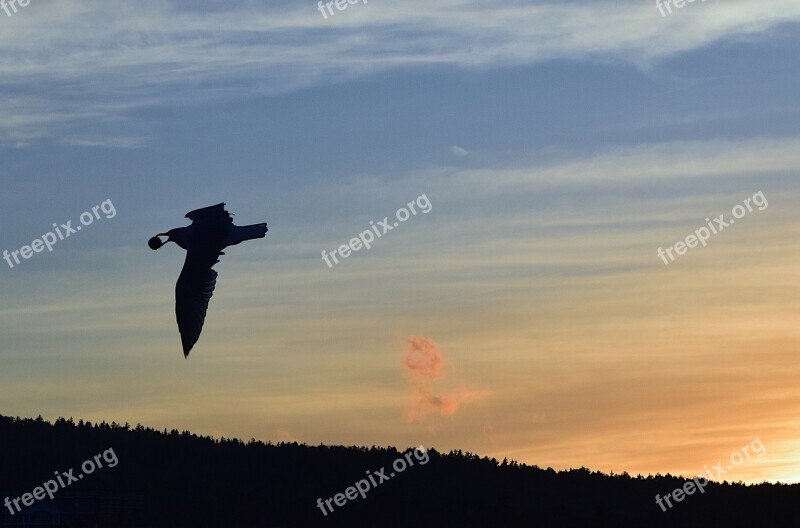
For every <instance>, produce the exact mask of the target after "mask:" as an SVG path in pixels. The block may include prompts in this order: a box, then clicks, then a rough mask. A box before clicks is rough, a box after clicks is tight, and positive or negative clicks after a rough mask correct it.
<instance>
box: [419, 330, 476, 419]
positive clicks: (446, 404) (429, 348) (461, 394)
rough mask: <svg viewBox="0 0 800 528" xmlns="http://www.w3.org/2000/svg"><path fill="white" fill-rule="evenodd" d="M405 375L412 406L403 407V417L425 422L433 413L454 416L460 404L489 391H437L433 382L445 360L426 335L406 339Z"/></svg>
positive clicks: (439, 375) (473, 399)
mask: <svg viewBox="0 0 800 528" xmlns="http://www.w3.org/2000/svg"><path fill="white" fill-rule="evenodd" d="M403 365H404V366H405V367H406V370H405V376H406V379H407V380H408V382H409V384H410V385H411V387H412V388H413V389H414V393H415V394H414V397H413V401H412V403H411V405H410V406H409V407H408V409H406V419H407V420H408V421H409V422H411V423H413V422H425V421H428V419H429V418H430V417H432V416H437V415H438V416H453V415H454V414H455V413H456V412H457V411H458V410H459V409H460V408H461V407H462V406H463V405H465V404H466V403H468V402H471V401H475V400H478V399H480V398H483V397H484V396H486V395H487V394H488V393H489V391H488V390H483V391H471V390H468V389H461V390H460V391H458V392H452V393H448V394H437V393H436V392H435V391H434V388H433V387H432V383H431V382H432V381H434V380H437V379H439V378H440V377H441V376H442V369H443V367H444V366H445V365H446V361H445V359H444V357H443V356H442V352H441V350H440V349H439V347H438V345H437V344H436V343H435V342H434V341H433V340H432V339H431V338H429V337H425V336H411V337H408V338H406V357H405V360H404V361H403Z"/></svg>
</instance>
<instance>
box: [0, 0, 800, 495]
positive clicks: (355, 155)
mask: <svg viewBox="0 0 800 528" xmlns="http://www.w3.org/2000/svg"><path fill="white" fill-rule="evenodd" d="M16 8H17V12H16V13H14V12H13V10H11V8H9V10H10V11H11V16H8V15H7V14H6V13H4V12H3V11H0V183H2V192H1V193H0V246H2V247H0V250H5V251H8V252H9V255H10V254H11V252H13V251H20V250H21V248H23V246H26V245H32V243H33V241H34V240H36V239H42V237H47V233H50V232H53V231H54V230H56V231H63V232H62V233H61V235H62V236H64V234H65V232H66V231H67V228H66V227H64V229H62V228H61V227H60V226H61V225H62V224H67V223H68V222H71V224H69V225H70V226H71V227H72V228H73V229H74V228H76V227H77V226H81V228H82V229H81V230H80V231H78V230H77V229H76V230H75V232H74V233H71V234H70V236H68V237H65V238H64V239H63V240H62V239H59V238H58V236H57V234H56V233H54V235H55V236H54V237H53V238H57V240H56V241H55V242H54V243H52V244H51V248H52V251H49V250H48V249H47V248H46V247H45V248H42V245H41V244H37V246H36V247H33V250H35V249H36V248H37V247H38V249H39V251H38V252H35V251H34V252H33V253H30V250H28V253H23V254H20V255H21V256H19V257H18V259H19V263H15V262H14V260H13V256H12V257H10V258H9V259H10V262H11V264H13V267H12V265H11V264H9V263H8V262H9V261H0V284H1V285H2V295H0V387H1V388H2V389H1V390H0V413H2V414H5V415H12V416H37V415H42V416H43V417H45V418H47V419H50V420H53V419H55V418H57V417H59V416H72V417H74V418H75V420H77V419H79V418H80V419H84V420H91V421H93V422H94V421H102V420H105V421H107V422H111V421H116V422H119V423H124V422H129V423H131V424H136V423H142V424H144V425H147V426H151V427H155V428H159V429H163V428H167V429H172V428H176V429H179V430H183V429H189V430H191V431H193V432H195V433H198V434H210V435H214V436H217V437H219V436H225V437H232V436H235V437H240V438H243V439H250V438H257V439H261V440H264V441H273V442H277V441H299V442H306V443H308V444H312V445H316V444H319V443H325V444H346V445H367V446H370V445H395V446H398V447H407V446H418V445H424V446H426V447H433V448H436V449H437V450H440V451H449V450H451V449H461V450H462V451H469V452H473V453H477V454H479V455H483V456H493V457H496V458H498V459H502V458H504V457H508V458H509V459H512V458H513V459H515V460H518V461H520V462H524V463H528V464H535V465H538V466H540V467H553V468H555V469H566V468H571V467H581V466H584V467H588V468H590V469H593V470H601V471H604V472H611V471H613V472H615V473H621V472H624V471H627V472H628V473H630V474H643V475H647V474H656V473H662V474H663V473H667V472H669V473H673V474H684V475H687V476H688V475H696V474H701V473H703V472H704V471H705V469H704V468H706V467H709V468H710V467H712V466H713V465H715V464H717V463H718V461H723V462H726V464H727V461H728V460H730V457H731V455H732V454H733V453H735V452H741V449H742V447H743V446H752V445H754V442H761V443H762V444H763V446H764V450H763V452H762V451H759V455H758V456H750V457H747V459H746V460H744V461H743V462H741V463H740V464H734V465H735V467H731V464H727V466H726V467H729V468H730V470H729V471H728V472H727V473H726V474H725V475H724V476H723V477H720V478H717V480H728V481H740V480H741V481H744V482H761V481H764V480H767V481H772V482H775V481H781V482H800V440H798V439H800V419H798V416H800V388H798V384H797V379H798V377H800V361H799V360H798V353H800V325H798V324H797V321H798V318H800V301H798V295H797V294H798V292H799V291H800V272H799V271H798V267H797V265H796V263H797V262H798V259H799V258H800V250H798V245H797V240H798V235H800V210H798V208H797V206H796V204H797V203H798V198H800V180H798V177H797V176H798V171H799V170H800V119H799V118H800V108H799V107H798V105H797V93H798V88H799V86H798V85H799V84H800V71H799V70H798V62H797V56H798V52H800V39H798V37H800V3H798V2H797V1H796V0H765V1H761V2H754V1H752V0H751V1H745V0H708V1H707V2H702V3H701V2H694V3H691V4H690V3H687V4H685V5H684V7H682V8H680V9H678V8H675V7H674V6H672V12H671V13H666V14H664V15H662V13H661V12H660V11H659V8H658V7H657V6H656V5H655V3H654V2H650V1H648V2H639V1H622V0H617V1H613V2H612V1H603V0H600V1H598V0H592V1H578V0H574V1H559V2H555V1H553V2H530V1H526V2H516V1H514V0H503V1H499V0H498V1H493V0H484V1H482V2H479V1H476V0H436V1H435V2H431V1H430V0H425V1H423V0H398V1H393V2H389V1H387V0H371V1H369V2H357V3H355V4H348V5H347V8H346V9H345V10H341V11H339V10H338V9H337V8H336V6H335V5H333V6H332V8H331V9H332V12H333V15H331V14H327V18H326V16H325V15H323V13H322V12H321V11H320V10H319V9H318V5H317V4H315V3H314V2H312V1H310V0H309V1H302V2H273V1H266V2H265V1H259V2H255V1H236V0H234V1H231V2H225V3H222V4H220V3H219V2H210V1H204V0H200V1H198V0H192V1H189V0H185V1H177V0H143V1H140V2H135V3H133V2H125V1H122V0H106V1H103V2H94V1H88V0H85V1H84V0H62V1H59V2H55V1H51V0H30V3H29V4H28V5H26V6H24V7H23V6H20V5H17V6H16ZM323 9H325V8H324V7H323ZM219 202H225V203H226V204H227V208H228V210H229V211H231V212H232V213H234V214H235V215H236V216H235V221H236V223H237V224H240V225H245V224H253V223H259V222H267V223H268V224H269V233H268V234H267V237H266V238H265V239H263V240H256V241H251V242H247V243H244V244H241V245H238V246H236V247H232V248H229V249H228V250H227V251H226V253H227V254H226V255H225V256H224V257H222V259H221V262H220V263H219V264H217V266H216V269H217V271H218V272H219V279H218V281H217V288H216V291H215V293H214V297H213V299H212V301H211V304H210V307H209V312H208V316H207V318H206V322H205V327H204V329H203V333H202V335H201V337H200V341H199V342H198V344H197V345H196V346H195V348H194V349H193V351H192V353H191V355H190V356H189V358H188V359H184V357H183V354H182V351H181V348H180V339H179V335H178V332H177V326H176V323H175V317H174V284H175V281H176V279H177V277H178V274H179V273H180V269H181V266H182V263H183V258H184V255H183V251H182V250H181V249H180V248H178V247H176V246H175V245H174V244H168V245H167V246H165V247H164V248H163V249H160V250H159V251H158V252H153V251H151V250H150V249H149V248H148V247H147V244H146V242H147V240H148V238H150V237H151V236H153V235H155V234H156V233H159V232H163V231H166V230H168V229H170V228H173V227H180V226H184V225H187V222H188V220H186V219H185V218H184V215H185V214H186V213H187V212H188V211H190V210H193V209H197V208H200V207H205V206H208V205H213V204H216V203H219ZM409 203H413V204H416V205H417V207H416V214H410V215H409V217H408V219H407V220H405V221H403V222H398V225H397V226H393V221H394V220H395V219H396V218H397V217H396V212H397V211H398V210H399V209H401V208H406V207H408V204H409ZM101 204H105V205H101ZM425 204H428V205H430V207H427V205H425ZM97 206H101V208H98V209H97V214H94V213H91V210H92V208H93V207H97ZM737 206H739V208H738V209H734V208H736V207H737ZM112 210H113V214H112ZM426 210H427V212H425V211H426ZM84 212H86V213H87V215H88V216H83V217H81V215H82V213H84ZM737 213H738V214H737ZM720 215H723V217H722V222H724V224H727V226H725V227H724V228H723V229H722V230H719V231H718V232H716V233H709V234H708V235H707V236H705V233H707V232H710V231H711V230H712V227H713V229H714V230H715V231H716V230H717V226H720V227H722V226H723V224H719V223H717V222H716V219H717V218H719V217H720ZM734 217H737V218H734ZM81 218H83V219H85V220H86V223H85V224H82V223H81ZM384 218H388V222H389V227H391V230H390V231H387V232H385V233H383V234H382V236H381V237H375V240H374V242H373V243H372V244H371V248H369V249H367V248H365V247H361V249H360V250H359V251H353V252H352V253H351V254H350V255H349V256H348V257H347V258H339V263H338V264H334V265H332V266H330V267H329V266H328V265H327V264H326V263H325V260H323V258H322V256H321V255H322V252H323V251H326V252H327V253H328V254H330V252H331V251H332V250H334V249H337V248H340V246H342V245H343V244H349V243H350V241H351V239H353V238H354V237H358V235H359V234H360V233H363V232H365V231H369V230H370V229H372V226H373V225H375V226H376V229H378V228H377V224H378V223H379V222H382V221H384ZM706 219H708V220H706ZM731 219H735V220H736V222H735V223H731V222H730V220H731ZM89 220H91V221H89ZM371 222H372V223H371ZM53 224H57V225H56V226H53ZM383 229H385V228H383ZM702 229H705V231H702ZM381 230H382V229H381ZM691 236H694V240H693V241H692V240H691V239H688V238H687V237H691ZM700 236H705V240H703V242H704V243H705V245H702V244H700V243H699V239H698V237H700ZM679 241H683V242H682V244H684V245H683V246H681V245H676V243H678V242H679ZM690 242H691V243H690ZM685 244H689V245H690V246H692V245H693V246H694V247H686V245H685ZM659 249H661V250H662V252H661V253H659ZM668 249H669V252H668V251H667V250H668ZM23 251H24V250H23ZM25 254H28V257H29V258H24V255H25ZM340 255H341V253H340ZM660 255H665V256H663V257H662V256H660ZM670 256H671V257H672V258H670ZM750 452H751V453H752V452H753V450H752V449H751V450H750Z"/></svg>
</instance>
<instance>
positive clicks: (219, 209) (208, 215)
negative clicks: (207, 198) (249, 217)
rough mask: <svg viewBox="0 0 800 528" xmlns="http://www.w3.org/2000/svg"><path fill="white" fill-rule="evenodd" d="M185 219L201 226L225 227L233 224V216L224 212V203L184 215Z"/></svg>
mask: <svg viewBox="0 0 800 528" xmlns="http://www.w3.org/2000/svg"><path fill="white" fill-rule="evenodd" d="M186 218H188V219H189V220H191V221H192V222H193V223H198V224H201V225H225V224H230V223H233V215H232V214H231V213H229V212H228V211H226V210H225V203H224V202H223V203H219V204H217V205H212V206H210V207H204V208H202V209H195V210H194V211H189V212H188V213H186Z"/></svg>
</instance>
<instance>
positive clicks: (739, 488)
mask: <svg viewBox="0 0 800 528" xmlns="http://www.w3.org/2000/svg"><path fill="white" fill-rule="evenodd" d="M0 445H2V449H0V501H2V500H3V499H4V498H5V497H10V498H14V497H19V496H21V495H22V494H23V493H29V492H31V491H32V490H33V489H34V488H36V487H37V486H41V485H42V483H43V482H44V481H46V480H49V479H52V478H53V475H54V473H55V472H60V471H67V470H69V469H70V468H75V473H76V475H77V473H78V472H80V466H81V463H82V462H83V461H85V460H87V459H91V458H92V457H93V456H95V455H96V454H98V453H102V452H103V451H105V450H107V449H109V448H113V450H114V452H115V453H116V455H117V457H118V459H119V463H118V465H117V466H116V467H113V468H110V467H105V468H103V469H99V470H97V471H95V472H94V473H92V474H91V475H86V476H85V478H83V479H81V480H80V481H79V482H75V483H73V484H71V485H70V486H68V487H66V488H65V489H61V490H59V491H58V492H57V493H56V495H55V498H54V499H53V500H50V499H48V498H45V499H44V500H41V501H36V502H35V503H34V504H33V505H32V506H30V507H27V508H25V509H24V510H23V511H22V512H19V513H16V514H14V515H11V513H10V512H9V511H8V509H7V508H5V507H3V508H2V511H0V526H3V527H6V526H8V527H12V526H15V527H16V526H65V527H70V526H75V527H113V528H125V527H134V526H135V527H142V526H148V527H151V526H152V527H161V526H164V527H167V526H168V527H171V528H179V527H206V526H208V527H214V526H219V527H226V528H227V527H269V528H277V527H303V528H304V527H315V526H321V527H326V526H329V527H340V526H341V527H345V526H347V527H349V528H352V527H389V528H392V527H400V526H403V527H405V526H420V527H427V526H430V527H450V526H453V527H482V528H483V527H501V526H502V527H515V526H520V527H523V526H524V527H530V526H557V527H572V526H574V527H587V526H597V527H615V528H616V527H628V526H630V527H637V528H638V527H643V526H648V527H650V526H652V527H695V526H697V527H700V526H703V527H709V526H775V527H780V526H792V527H797V526H800V485H786V484H769V483H763V484H758V485H744V484H742V483H714V482H712V483H709V485H708V486H707V487H706V488H705V493H703V494H695V495H693V496H690V497H686V498H685V499H684V500H683V501H682V502H681V503H679V504H676V505H675V507H674V508H671V509H670V510H668V511H667V512H663V511H662V510H661V509H660V508H659V507H658V506H657V505H656V503H655V496H656V495H657V494H660V495H662V496H663V495H665V494H669V493H670V492H671V491H672V490H674V489H675V488H678V487H680V486H682V485H683V483H684V482H685V480H686V479H685V478H682V477H679V476H673V475H660V474H659V475H654V476H653V475H650V476H646V477H645V476H635V477H633V476H630V475H628V474H627V473H623V474H621V475H620V474H618V475H614V474H611V475H606V474H603V473H600V472H598V471H590V470H589V469H587V468H578V469H571V470H566V471H555V470H553V469H550V468H548V469H543V468H539V467H537V466H529V465H525V464H519V463H517V462H515V461H508V460H505V459H504V460H503V461H498V460H496V459H494V458H487V457H480V456H478V455H476V454H473V453H469V452H462V451H460V450H456V451H451V452H449V453H441V452H437V451H435V450H433V449H430V450H429V451H428V453H429V456H430V460H429V462H428V463H427V464H426V465H424V466H417V467H415V468H414V469H413V470H412V471H405V472H404V473H402V474H399V475H397V476H395V477H394V478H392V479H391V480H389V481H387V482H384V483H383V484H381V485H380V486H378V487H376V488H374V489H372V490H370V491H369V493H368V494H367V496H366V498H363V499H362V498H360V497H359V498H358V499H357V500H353V501H348V503H347V504H346V506H344V507H341V508H337V509H336V511H334V512H332V513H330V514H328V515H327V516H323V514H322V513H321V512H320V510H319V509H318V508H317V506H316V501H317V499H318V498H323V499H324V498H328V497H331V496H333V495H334V494H335V493H338V492H340V491H343V490H344V489H345V488H347V487H348V486H352V485H353V484H354V483H355V482H356V481H358V480H360V479H362V478H364V475H365V473H366V472H368V471H375V470H378V469H380V468H382V467H385V468H387V470H388V469H389V468H391V465H392V462H394V461H395V460H396V459H397V458H398V457H401V456H402V455H403V453H404V452H405V451H406V449H407V448H406V449H400V450H398V449H396V448H393V447H377V446H371V447H344V446H326V445H317V446H311V445H305V444H299V443H297V442H280V443H277V444H273V443H271V442H266V443H265V442H262V441H258V440H255V439H251V440H249V441H247V442H243V441H242V440H239V439H235V438H219V439H215V438H212V437H208V436H198V435H195V434H192V433H190V432H188V431H182V432H179V431H178V430H175V429H173V430H171V431H167V430H163V431H157V430H155V429H151V428H148V427H144V426H142V425H136V426H135V427H131V426H130V425H129V424H122V425H120V424H117V423H113V422H112V423H111V424H107V423H105V422H103V423H100V424H92V423H90V422H84V421H83V420H79V421H78V422H77V423H75V422H74V421H73V420H72V418H69V419H64V418H59V419H57V420H56V421H55V422H54V423H50V422H47V421H45V420H43V419H42V418H41V416H40V417H38V418H36V419H24V418H12V417H6V416H2V415H0ZM409 447H413V446H409ZM387 472H388V471H387Z"/></svg>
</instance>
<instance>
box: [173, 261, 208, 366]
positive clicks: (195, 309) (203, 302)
mask: <svg viewBox="0 0 800 528" xmlns="http://www.w3.org/2000/svg"><path fill="white" fill-rule="evenodd" d="M217 262H218V260H217V259H216V256H213V257H212V256H211V255H197V254H193V252H192V251H189V252H187V253H186V261H185V262H184V263H183V269H182V270H181V276H180V277H178V284H177V285H176V286H175V315H176V316H177V318H178V331H179V332H180V333H181V343H182V344H183V355H184V357H188V356H189V351H190V350H191V349H192V347H193V346H194V344H195V343H197V340H198V339H199V338H200V332H201V331H202V330H203V322H204V321H205V319H206V311H207V310H208V301H210V300H211V295H213V293H214V287H215V286H216V284H217V272H216V271H214V270H213V269H211V266H213V265H214V264H216V263H217Z"/></svg>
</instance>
